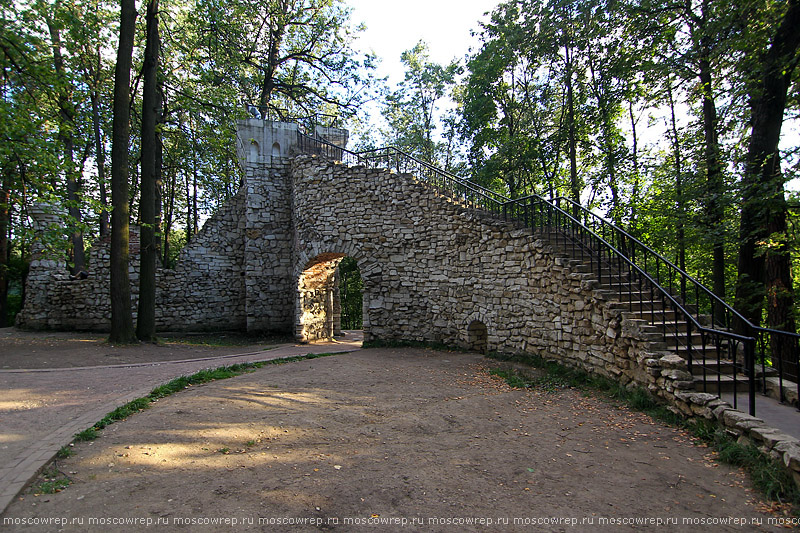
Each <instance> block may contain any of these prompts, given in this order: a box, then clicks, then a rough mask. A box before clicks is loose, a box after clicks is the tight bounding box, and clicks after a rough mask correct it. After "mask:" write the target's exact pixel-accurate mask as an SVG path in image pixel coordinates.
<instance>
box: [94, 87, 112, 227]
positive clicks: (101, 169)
mask: <svg viewBox="0 0 800 533" xmlns="http://www.w3.org/2000/svg"><path fill="white" fill-rule="evenodd" d="M91 98H92V129H93V130H94V150H95V162H96V164H97V183H98V185H99V186H100V205H101V206H102V208H101V210H100V236H101V237H103V236H105V235H108V232H109V223H108V209H107V206H108V192H107V191H106V148H105V146H104V144H103V135H102V128H101V126H100V94H99V93H98V90H97V89H93V90H92V97H91Z"/></svg>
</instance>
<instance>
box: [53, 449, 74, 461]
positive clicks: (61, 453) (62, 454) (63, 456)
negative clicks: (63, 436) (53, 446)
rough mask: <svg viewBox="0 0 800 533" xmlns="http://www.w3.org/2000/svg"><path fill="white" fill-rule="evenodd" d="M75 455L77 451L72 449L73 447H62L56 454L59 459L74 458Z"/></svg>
mask: <svg viewBox="0 0 800 533" xmlns="http://www.w3.org/2000/svg"><path fill="white" fill-rule="evenodd" d="M74 453H75V451H74V450H73V449H72V447H70V446H62V447H61V448H59V449H58V452H56V457H58V458H59V459H66V458H67V457H70V456H72V455H73V454H74Z"/></svg>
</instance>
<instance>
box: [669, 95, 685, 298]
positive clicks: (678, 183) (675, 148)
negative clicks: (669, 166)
mask: <svg viewBox="0 0 800 533" xmlns="http://www.w3.org/2000/svg"><path fill="white" fill-rule="evenodd" d="M667 97H668V98H669V109H670V119H671V126H672V153H673V157H674V159H675V204H676V205H675V207H676V210H677V218H678V220H677V224H676V237H677V239H678V267H680V269H681V270H683V271H684V272H686V231H685V229H684V223H685V221H686V204H685V203H684V198H683V156H682V155H681V144H680V139H679V137H678V123H677V121H676V120H675V99H674V98H673V96H672V80H669V81H668V82H667ZM685 283H686V282H685V280H684V281H683V284H682V285H681V292H682V294H684V293H686V286H685Z"/></svg>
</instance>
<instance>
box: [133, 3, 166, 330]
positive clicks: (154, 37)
mask: <svg viewBox="0 0 800 533" xmlns="http://www.w3.org/2000/svg"><path fill="white" fill-rule="evenodd" d="M146 20H147V30H146V31H147V38H146V45H145V50H144V66H143V69H142V74H143V78H144V88H143V92H142V145H141V146H142V154H141V160H142V162H141V165H142V173H141V196H140V197H139V218H140V219H141V249H140V252H139V254H140V255H139V257H140V271H139V309H138V313H137V315H136V337H137V338H138V339H139V340H141V341H148V342H149V341H152V340H154V339H155V333H156V259H157V257H158V250H157V249H156V180H157V176H156V174H157V170H156V160H157V157H156V152H157V151H158V142H157V140H156V122H157V119H158V114H159V110H160V108H161V102H159V95H158V54H159V46H160V42H159V35H158V0H150V1H149V2H148V4H147V15H146Z"/></svg>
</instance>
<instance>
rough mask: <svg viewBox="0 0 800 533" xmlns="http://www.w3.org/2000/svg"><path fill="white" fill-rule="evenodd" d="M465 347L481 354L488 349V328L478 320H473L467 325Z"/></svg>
mask: <svg viewBox="0 0 800 533" xmlns="http://www.w3.org/2000/svg"><path fill="white" fill-rule="evenodd" d="M467 349H468V350H469V351H471V352H478V353H482V354H485V353H488V351H489V330H487V329H486V324H484V323H483V322H481V321H480V320H473V321H472V322H470V323H469V326H467Z"/></svg>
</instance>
